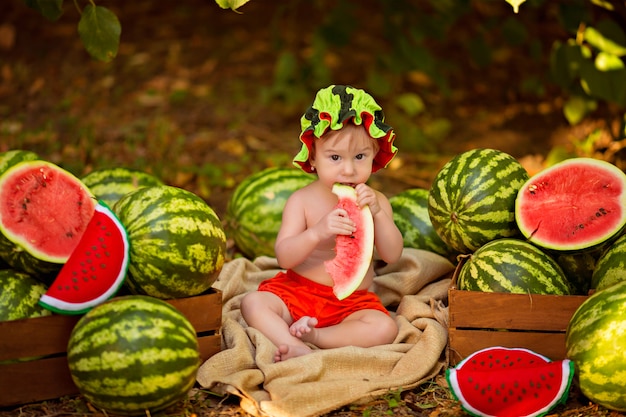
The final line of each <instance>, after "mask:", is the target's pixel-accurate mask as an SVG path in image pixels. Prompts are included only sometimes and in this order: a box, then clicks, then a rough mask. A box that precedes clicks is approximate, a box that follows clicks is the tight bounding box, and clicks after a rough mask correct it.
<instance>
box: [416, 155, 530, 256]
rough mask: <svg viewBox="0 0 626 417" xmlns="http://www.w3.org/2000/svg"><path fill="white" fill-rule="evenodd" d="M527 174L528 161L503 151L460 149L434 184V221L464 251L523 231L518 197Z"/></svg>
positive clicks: (431, 208)
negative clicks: (518, 221) (524, 163)
mask: <svg viewBox="0 0 626 417" xmlns="http://www.w3.org/2000/svg"><path fill="white" fill-rule="evenodd" d="M528 178H529V177H528V173H527V172H526V170H525V169H524V167H523V166H522V165H521V164H520V163H519V162H518V161H517V160H516V159H515V158H513V157H512V156H511V155H509V154H507V153H504V152H502V151H498V150H495V149H475V150H471V151H467V152H463V153H461V154H458V155H457V156H455V157H454V158H452V159H451V160H450V161H448V162H447V163H446V164H445V165H444V166H443V167H442V168H441V170H440V171H439V172H438V173H437V175H436V176H435V179H434V180H433V184H432V185H431V188H430V194H429V198H428V213H429V216H430V220H431V222H432V224H433V227H434V228H435V230H436V231H437V233H438V234H439V236H440V237H441V239H442V240H443V241H444V242H446V244H447V245H448V246H450V247H452V248H453V249H455V250H457V251H459V252H461V253H471V252H473V251H475V250H476V249H478V248H479V247H481V246H482V245H484V244H485V243H487V242H489V241H492V240H494V239H498V238H505V237H515V236H517V235H519V233H520V232H519V229H518V228H517V224H516V222H515V199H516V197H517V193H518V190H519V189H520V187H521V186H522V185H523V184H524V183H525V182H526V181H527V180H528Z"/></svg>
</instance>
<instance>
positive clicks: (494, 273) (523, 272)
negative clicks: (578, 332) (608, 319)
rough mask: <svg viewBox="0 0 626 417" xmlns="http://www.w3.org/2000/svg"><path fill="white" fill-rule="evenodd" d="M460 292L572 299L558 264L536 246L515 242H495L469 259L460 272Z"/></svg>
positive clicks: (510, 239) (509, 239)
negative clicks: (549, 295)
mask: <svg viewBox="0 0 626 417" xmlns="http://www.w3.org/2000/svg"><path fill="white" fill-rule="evenodd" d="M457 285H458V288H459V289H460V290H465V291H482V292H506V293H512V294H556V295H569V294H570V293H571V288H570V284H569V282H568V280H567V277H566V276H565V273H564V272H563V270H562V269H561V267H560V266H559V264H558V263H557V262H556V261H555V260H554V259H553V258H552V257H551V256H550V255H548V254H547V253H545V252H543V251H542V250H541V249H539V248H537V247H536V246H534V245H532V244H530V243H528V242H526V241H523V240H520V239H514V238H501V239H496V240H493V241H491V242H489V243H487V244H485V245H483V246H482V247H480V248H479V249H478V250H477V251H476V252H474V253H473V254H472V255H470V256H469V257H468V258H467V259H466V260H465V262H464V263H463V265H462V266H461V269H460V271H459V274H458V277H457Z"/></svg>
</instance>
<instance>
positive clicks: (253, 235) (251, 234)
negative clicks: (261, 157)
mask: <svg viewBox="0 0 626 417" xmlns="http://www.w3.org/2000/svg"><path fill="white" fill-rule="evenodd" d="M315 178H316V177H315V176H313V175H311V174H307V173H305V172H303V171H301V170H299V169H296V168H281V167H273V168H266V169H264V170H262V171H259V172H257V173H255V174H252V175H250V176H249V177H247V178H246V179H244V180H243V181H242V182H241V183H240V184H239V185H238V186H237V188H235V191H234V192H233V195H232V197H231V199H230V201H229V202H228V207H227V208H226V215H225V217H224V220H225V223H226V226H225V227H226V233H227V234H228V236H229V237H232V239H233V240H234V241H235V244H236V245H237V248H238V249H239V250H240V251H241V252H242V253H243V254H244V255H245V256H246V257H248V258H251V259H254V258H256V257H258V256H262V255H265V256H272V257H273V256H275V253H274V244H275V243H276V236H277V235H278V230H279V229H280V224H281V222H282V213H283V209H284V208H285V204H286V203H287V199H288V198H289V196H290V195H291V194H292V193H293V192H294V191H296V190H298V189H300V188H302V187H304V186H306V185H308V184H310V183H311V182H313V180H315Z"/></svg>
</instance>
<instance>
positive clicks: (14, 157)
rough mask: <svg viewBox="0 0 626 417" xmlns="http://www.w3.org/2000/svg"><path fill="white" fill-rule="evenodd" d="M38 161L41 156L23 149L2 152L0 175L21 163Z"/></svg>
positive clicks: (0, 153) (0, 154) (0, 156)
mask: <svg viewBox="0 0 626 417" xmlns="http://www.w3.org/2000/svg"><path fill="white" fill-rule="evenodd" d="M37 159H39V155H37V154H36V153H35V152H31V151H27V150H22V149H12V150H10V151H5V152H0V175H2V174H3V173H4V171H6V170H7V169H9V168H11V167H12V166H13V165H15V164H17V163H19V162H24V161H36V160H37Z"/></svg>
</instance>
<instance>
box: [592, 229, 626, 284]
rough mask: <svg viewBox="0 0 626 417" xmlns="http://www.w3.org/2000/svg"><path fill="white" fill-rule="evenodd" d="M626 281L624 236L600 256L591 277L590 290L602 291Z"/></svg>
mask: <svg viewBox="0 0 626 417" xmlns="http://www.w3.org/2000/svg"><path fill="white" fill-rule="evenodd" d="M622 281H626V235H622V236H621V237H620V238H619V239H617V240H616V241H615V242H614V243H613V244H612V245H611V246H609V248H608V249H607V250H606V251H605V252H604V253H603V254H602V256H600V258H599V259H598V262H597V263H596V267H595V268H594V270H593V275H592V276H591V288H594V289H596V290H603V289H606V288H608V287H610V286H612V285H615V284H617V283H618V282H622Z"/></svg>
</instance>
